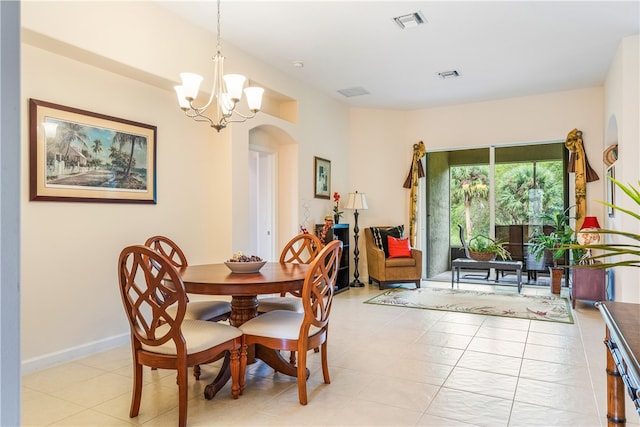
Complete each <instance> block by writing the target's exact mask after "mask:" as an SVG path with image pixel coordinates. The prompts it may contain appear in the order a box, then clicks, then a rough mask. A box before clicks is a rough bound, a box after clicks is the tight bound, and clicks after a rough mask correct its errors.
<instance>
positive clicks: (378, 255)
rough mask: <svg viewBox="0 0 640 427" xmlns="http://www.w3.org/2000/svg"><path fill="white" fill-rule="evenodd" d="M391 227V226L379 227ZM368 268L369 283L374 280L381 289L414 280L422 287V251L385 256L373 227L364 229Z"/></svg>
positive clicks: (417, 285)
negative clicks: (375, 240)
mask: <svg viewBox="0 0 640 427" xmlns="http://www.w3.org/2000/svg"><path fill="white" fill-rule="evenodd" d="M378 228H389V227H378ZM364 235H365V241H366V250H367V269H368V271H369V284H372V283H373V282H374V281H375V282H377V283H378V286H379V288H380V289H384V287H385V286H386V285H388V284H390V283H406V282H413V283H415V284H416V287H417V288H419V287H420V279H421V278H422V251H421V250H419V249H414V248H412V249H411V257H407V258H385V254H384V251H383V250H382V249H380V248H378V246H376V244H375V242H374V239H373V233H372V232H371V228H370V227H367V228H366V229H365V230H364Z"/></svg>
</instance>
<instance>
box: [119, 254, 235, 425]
mask: <svg viewBox="0 0 640 427" xmlns="http://www.w3.org/2000/svg"><path fill="white" fill-rule="evenodd" d="M118 279H119V283H120V294H121V296H122V303H123V305H124V310H125V312H126V315H127V318H128V320H129V326H130V329H131V348H132V354H133V393H132V397H131V408H130V410H129V416H130V417H131V418H133V417H136V416H138V413H139V411H140V401H141V398H142V386H143V381H142V367H143V366H150V367H155V368H160V369H175V370H176V371H177V383H178V425H179V426H181V427H182V426H185V425H186V423H187V398H188V387H187V386H188V375H187V368H188V367H189V366H194V365H198V364H203V363H210V362H212V361H214V360H216V359H218V358H219V357H220V354H223V353H224V352H227V355H228V358H229V360H230V368H231V378H232V385H231V394H232V396H233V398H234V399H237V398H238V396H239V394H240V393H241V390H240V381H239V373H240V365H241V363H240V360H239V358H240V356H239V349H240V346H241V344H242V340H241V336H242V332H241V331H240V330H239V329H238V328H235V327H233V326H230V325H225V324H222V323H216V322H207V321H202V320H190V319H185V313H186V311H187V305H188V304H187V296H186V292H185V290H184V283H183V282H182V278H181V277H180V273H179V272H178V270H177V269H176V267H175V266H174V265H173V263H172V262H171V261H170V260H169V259H167V258H166V257H165V256H163V255H161V254H159V253H157V252H155V251H154V250H152V249H150V248H148V247H146V246H142V245H136V246H129V247H126V248H124V249H123V250H122V252H121V253H120V258H119V260H118ZM169 307H175V310H171V311H170V310H168V308H169ZM158 320H161V321H160V322H158ZM243 357H244V356H243ZM244 365H246V360H245V362H244Z"/></svg>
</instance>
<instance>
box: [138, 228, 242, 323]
mask: <svg viewBox="0 0 640 427" xmlns="http://www.w3.org/2000/svg"><path fill="white" fill-rule="evenodd" d="M144 245H145V246H147V247H150V248H151V249H153V250H154V251H156V252H158V253H159V254H162V255H164V256H165V257H166V258H167V259H169V261H171V264H173V265H174V267H176V268H178V269H179V268H181V267H186V266H187V265H188V262H187V257H186V256H185V254H184V252H183V251H182V249H180V246H178V245H177V244H176V243H175V242H174V241H173V240H171V239H169V238H168V237H165V236H153V237H149V238H148V239H147V241H146V242H145V243H144ZM187 301H188V302H189V304H188V305H187V312H186V314H185V319H191V320H209V321H212V322H218V321H220V320H227V319H228V318H229V315H230V314H231V303H230V302H229V301H223V300H216V299H198V300H194V301H189V297H188V296H187Z"/></svg>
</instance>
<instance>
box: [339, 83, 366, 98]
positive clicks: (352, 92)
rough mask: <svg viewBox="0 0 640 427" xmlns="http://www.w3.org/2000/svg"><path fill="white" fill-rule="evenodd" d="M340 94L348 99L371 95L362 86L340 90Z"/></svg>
mask: <svg viewBox="0 0 640 427" xmlns="http://www.w3.org/2000/svg"><path fill="white" fill-rule="evenodd" d="M338 93H340V94H342V95H343V96H346V97H347V98H351V97H353V96H360V95H369V91H368V90H366V89H365V88H363V87H360V86H357V87H350V88H347V89H340V90H339V91H338Z"/></svg>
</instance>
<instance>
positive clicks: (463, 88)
mask: <svg viewBox="0 0 640 427" xmlns="http://www.w3.org/2000/svg"><path fill="white" fill-rule="evenodd" d="M161 4H163V5H164V6H165V7H167V8H169V9H170V10H172V11H174V12H175V13H177V14H179V15H181V16H183V17H185V18H187V19H188V20H190V21H192V22H194V23H195V24H197V25H200V26H202V27H203V28H206V29H209V30H211V31H212V32H214V33H215V30H216V24H215V22H216V20H215V19H216V3H215V1H201V2H189V1H180V2H166V3H165V2H161ZM221 8H222V10H221V16H222V28H221V32H222V46H223V51H224V43H225V41H226V42H229V43H231V44H233V45H234V46H236V47H237V48H240V49H241V50H243V51H245V52H247V53H249V54H251V55H252V56H255V57H257V58H260V59H261V60H263V61H264V62H266V63H268V64H270V65H272V66H273V67H275V68H277V69H279V70H282V71H283V72H284V73H286V74H288V75H291V76H292V77H294V78H297V79H300V80H303V81H305V82H308V83H309V84H311V85H313V86H315V87H317V88H318V89H320V90H321V91H323V92H325V93H327V94H329V95H330V96H332V97H335V98H336V99H340V100H342V101H344V102H347V103H348V104H349V105H353V106H360V107H373V108H390V109H401V110H410V109H418V108H428V107H434V106H442V105H451V104H461V103H467V102H477V101H484V100H491V99H501V98H509V97H514V96H526V95H532V94H540V93H545V92H555V91H563V90H572V89H579V88H585V87H593V86H599V85H602V84H603V82H604V78H605V74H606V72H607V70H608V68H609V66H610V65H611V62H612V60H613V58H614V55H615V52H616V49H617V47H618V45H619V43H620V41H621V39H622V38H624V37H626V36H629V35H633V34H637V33H639V32H640V1H638V0H633V1H495V2H487V1H422V2H404V1H301V0H297V1H295V0H290V1H268V0H262V1H244V0H224V1H223V2H222V6H221ZM418 11H419V12H421V13H422V15H423V16H424V17H425V18H426V21H427V23H426V24H425V25H422V26H419V27H416V28H409V29H405V30H402V29H400V27H398V25H397V24H396V23H395V22H394V21H393V18H394V17H396V16H399V15H404V14H408V13H413V12H418ZM212 40H213V38H212ZM213 49H214V46H212V52H203V54H206V55H209V54H212V53H213ZM227 61H233V58H228V59H227ZM294 61H302V62H303V63H304V67H303V68H295V67H294V66H293V65H292V63H293V62H294ZM447 70H457V71H459V73H460V77H458V78H454V79H442V78H440V77H439V76H438V75H437V73H438V72H441V71H447ZM352 87H362V88H364V89H366V90H367V91H368V92H370V93H369V94H368V95H363V96H358V97H352V98H345V97H344V96H343V95H341V94H339V93H338V92H337V91H338V90H341V89H347V88H352Z"/></svg>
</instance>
